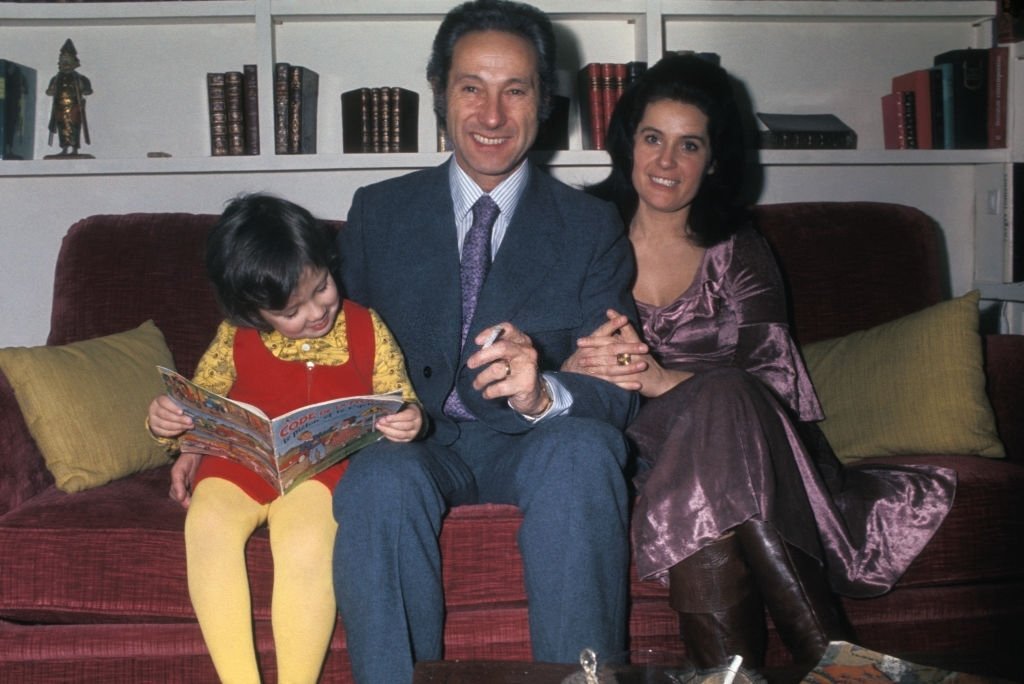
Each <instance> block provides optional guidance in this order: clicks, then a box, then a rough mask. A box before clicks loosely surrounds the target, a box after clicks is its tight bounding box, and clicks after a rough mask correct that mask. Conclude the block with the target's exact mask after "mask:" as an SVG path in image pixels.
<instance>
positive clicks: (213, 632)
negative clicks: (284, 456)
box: [185, 477, 322, 684]
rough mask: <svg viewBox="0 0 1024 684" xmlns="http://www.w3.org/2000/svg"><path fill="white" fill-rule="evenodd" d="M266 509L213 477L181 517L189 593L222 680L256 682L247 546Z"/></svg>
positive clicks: (228, 683)
mask: <svg viewBox="0 0 1024 684" xmlns="http://www.w3.org/2000/svg"><path fill="white" fill-rule="evenodd" d="M321 486H322V485H321ZM266 508H267V507H266V506H263V505H261V504H259V503H257V502H256V501H254V500H253V499H252V498H251V497H250V496H249V495H248V494H246V493H245V492H243V491H242V490H241V489H239V488H238V487H237V486H235V485H234V484H232V483H230V482H228V481H227V480H222V479H220V478H214V477H211V478H206V479H204V480H202V481H201V482H200V483H199V484H198V485H197V486H196V489H195V492H193V494H192V503H191V504H190V505H189V508H188V515H187V516H186V517H185V553H186V558H187V561H188V591H189V595H190V596H191V597H192V607H193V608H195V611H196V616H197V617H198V618H199V626H200V627H201V628H202V631H203V639H205V640H206V646H207V648H209V650H210V656H211V658H212V659H213V664H214V667H216V668H217V676H218V677H220V680H221V681H222V682H224V683H225V684H235V683H236V682H239V683H245V684H248V683H250V682H257V683H258V682H259V681H260V675H259V669H258V667H257V665H256V647H255V645H254V643H253V629H252V605H251V603H252V601H251V598H250V596H249V577H248V575H247V574H246V571H245V544H246V542H247V541H248V539H249V537H250V536H251V535H252V533H253V531H254V530H255V529H256V528H257V527H259V526H260V525H261V524H263V522H264V520H265V516H266Z"/></svg>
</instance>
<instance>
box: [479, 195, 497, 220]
mask: <svg viewBox="0 0 1024 684" xmlns="http://www.w3.org/2000/svg"><path fill="white" fill-rule="evenodd" d="M500 211H501V210H500V209H498V205H497V203H495V201H494V200H493V199H491V196H490V195H480V199H478V200H477V201H476V202H475V203H474V204H473V223H474V224H483V225H486V226H490V225H491V224H493V223H494V219H496V218H498V212H500Z"/></svg>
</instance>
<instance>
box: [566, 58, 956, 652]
mask: <svg viewBox="0 0 1024 684" xmlns="http://www.w3.org/2000/svg"><path fill="white" fill-rule="evenodd" d="M608 149H609V152H610V154H611V157H612V172H611V174H610V176H609V177H608V178H607V179H606V180H605V181H603V182H602V183H600V184H598V185H596V186H594V187H592V188H590V191H591V192H592V193H593V194H595V195H598V196H600V197H604V198H606V199H609V200H611V201H613V202H615V204H616V205H617V206H618V207H619V209H620V212H621V213H622V216H623V219H624V221H625V222H626V224H627V225H628V226H629V237H630V240H631V242H632V244H633V248H634V252H635V254H636V259H637V271H638V275H637V279H636V283H635V285H634V289H633V294H634V297H635V299H636V301H637V306H638V309H639V314H640V322H641V324H642V330H641V331H640V333H639V334H638V333H637V331H636V330H634V329H633V328H632V327H631V326H630V324H629V323H628V321H627V319H626V317H625V316H622V315H620V314H619V313H617V312H614V311H610V312H609V313H608V318H609V321H608V323H607V324H605V325H604V326H602V327H601V328H600V329H598V330H597V331H595V333H594V334H593V335H592V336H590V337H588V338H586V339H584V340H581V342H580V349H579V350H578V351H577V352H576V354H575V355H574V356H573V357H572V358H571V359H570V360H569V361H567V363H566V365H565V366H564V368H565V369H566V370H573V371H577V372H585V373H591V374H595V375H598V376H602V377H604V378H605V379H607V380H609V381H611V382H616V383H618V384H619V385H620V386H623V387H626V388H629V389H634V390H638V391H639V392H640V393H641V394H642V395H643V396H644V397H645V402H644V405H643V408H642V410H641V413H640V415H639V417H638V418H637V419H636V421H635V422H634V423H633V424H632V426H631V427H630V429H629V436H630V438H631V440H632V441H633V443H634V445H635V446H636V449H637V453H638V456H639V474H638V476H637V477H636V480H635V482H636V485H637V487H638V493H639V496H638V498H637V504H636V509H635V511H634V514H633V519H632V527H633V529H632V533H633V542H634V546H635V549H636V556H637V569H638V571H639V574H640V576H641V577H643V578H646V579H660V580H661V581H664V582H667V583H668V585H669V596H670V598H669V601H670V604H671V605H672V607H673V608H674V609H675V610H676V611H677V612H678V613H679V618H680V629H681V633H682V636H683V640H684V642H685V643H686V646H687V651H688V653H689V654H690V657H691V658H692V660H693V661H694V662H695V663H696V664H697V665H698V666H699V667H704V668H709V667H717V666H720V665H722V664H724V663H726V662H727V661H728V659H729V657H730V656H731V655H733V654H739V655H742V656H743V657H744V664H745V665H749V666H753V667H757V666H759V665H761V664H762V662H763V658H764V643H765V626H764V608H765V606H767V608H768V611H769V613H770V614H771V616H772V620H773V622H774V623H775V625H776V627H777V628H778V631H779V633H780V636H781V637H782V638H783V641H784V642H785V643H786V645H787V646H788V648H789V649H790V651H791V652H792V654H793V657H794V660H795V661H796V662H798V663H802V664H812V663H814V662H816V661H817V660H818V659H819V658H820V656H821V655H822V653H823V651H824V650H825V648H826V647H827V646H828V642H829V641H830V640H831V639H851V638H852V635H851V633H850V631H849V627H848V625H847V623H846V620H845V618H844V617H843V615H842V612H841V609H840V607H839V603H838V601H837V599H836V598H835V596H834V594H833V591H836V592H838V593H841V594H843V595H846V596H872V595H877V594H881V593H884V592H885V591H887V590H888V589H890V588H891V587H892V585H893V584H894V583H895V582H896V580H897V579H898V578H899V577H900V576H901V575H902V574H903V572H904V571H905V570H906V568H907V566H908V565H909V564H910V562H911V561H912V560H913V559H914V558H915V557H916V556H917V554H918V553H919V552H920V550H921V549H922V548H923V547H924V545H925V544H926V543H927V542H928V540H929V539H930V538H931V537H932V535H933V534H934V532H935V530H936V529H937V528H938V526H939V525H940V524H941V523H942V520H943V519H944V518H945V515H946V513H947V512H948V510H949V506H950V504H951V503H952V499H953V493H954V490H955V486H956V480H955V474H954V473H953V472H952V471H949V470H946V469H941V468H933V467H921V468H917V469H911V468H896V467H877V466H876V467H872V466H858V467H848V468H844V467H843V466H842V465H841V464H840V463H839V462H838V461H837V460H836V458H835V456H834V454H833V453H832V451H831V449H830V448H829V446H828V443H827V442H826V440H825V439H824V436H823V435H822V433H821V431H820V430H819V429H818V428H817V426H816V425H815V421H818V420H821V419H822V417H823V414H822V410H821V406H820V404H819V402H818V398H817V396H816V394H815V391H814V387H813V386H812V384H811V379H810V377H809V375H808V373H807V369H806V368H805V366H804V363H803V360H802V359H801V357H800V352H799V350H798V348H797V346H796V344H795V343H794V341H793V339H792V338H791V337H790V333H789V326H788V324H787V309H786V301H785V294H784V289H783V285H782V280H781V277H780V274H779V271H778V268H777V266H776V263H775V260H774V258H773V256H772V254H771V251H770V249H769V247H768V245H767V243H766V242H765V241H764V239H763V238H762V237H761V236H760V234H758V233H757V232H756V231H755V229H754V228H752V227H751V226H750V223H749V220H748V217H747V215H746V212H745V211H744V208H743V207H742V206H741V204H740V199H739V198H740V186H741V182H742V169H743V165H744V161H745V151H744V147H743V142H742V136H741V128H740V115H739V110H738V107H737V105H736V102H735V99H734V95H733V90H732V87H731V84H730V81H729V77H728V75H727V74H726V72H725V71H724V70H723V69H721V68H720V67H718V66H717V65H713V64H711V63H709V62H707V61H705V60H703V59H701V58H699V57H694V56H679V55H674V56H670V57H666V58H665V59H663V60H661V61H660V62H658V64H656V65H655V66H653V67H652V68H651V69H650V70H648V71H647V73H646V74H645V75H644V76H643V77H642V78H641V79H640V81H639V82H638V83H637V84H636V85H635V86H634V87H632V88H631V89H630V90H629V91H627V93H626V94H625V95H624V96H623V98H622V99H621V100H620V102H619V104H618V105H617V106H616V109H615V112H614V114H613V116H612V120H611V125H610V128H609V133H608Z"/></svg>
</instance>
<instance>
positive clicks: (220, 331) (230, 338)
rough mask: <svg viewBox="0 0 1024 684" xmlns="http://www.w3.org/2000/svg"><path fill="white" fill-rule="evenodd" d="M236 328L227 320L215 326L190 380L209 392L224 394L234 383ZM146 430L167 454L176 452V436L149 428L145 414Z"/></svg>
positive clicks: (147, 417)
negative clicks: (213, 334) (155, 432)
mask: <svg viewBox="0 0 1024 684" xmlns="http://www.w3.org/2000/svg"><path fill="white" fill-rule="evenodd" d="M236 330H237V328H236V327H235V326H233V325H231V324H230V323H228V322H226V321H225V322H222V323H221V324H220V326H219V327H218V328H217V334H216V335H215V336H214V338H213V341H212V342H210V346H209V347H207V348H206V351H205V352H203V355H202V357H200V359H199V363H198V364H196V372H195V375H194V376H193V377H192V381H193V382H194V383H196V384H197V385H199V386H201V387H204V388H206V389H208V390H210V391H211V392H216V393H217V394H223V395H226V394H227V393H228V392H230V391H231V388H232V387H233V386H234V384H235V356H234V347H235V331H236ZM146 432H148V433H149V436H150V437H152V438H153V439H154V440H155V441H156V442H157V443H158V444H160V445H161V446H162V447H163V448H164V451H166V452H167V453H168V454H169V455H171V454H176V453H178V451H179V449H178V439H177V438H176V437H159V436H157V435H154V434H153V432H152V431H151V430H150V429H149V416H146Z"/></svg>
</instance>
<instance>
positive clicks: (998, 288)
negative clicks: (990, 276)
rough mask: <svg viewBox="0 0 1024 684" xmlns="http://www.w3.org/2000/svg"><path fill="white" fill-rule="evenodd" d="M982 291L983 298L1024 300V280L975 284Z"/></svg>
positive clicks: (1012, 300) (1006, 300)
mask: <svg viewBox="0 0 1024 684" xmlns="http://www.w3.org/2000/svg"><path fill="white" fill-rule="evenodd" d="M974 286H975V287H977V288H978V290H980V291H981V298H982V299H983V300H988V301H996V302H1024V282H1021V283H984V282H977V283H975V284H974Z"/></svg>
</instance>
